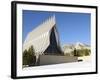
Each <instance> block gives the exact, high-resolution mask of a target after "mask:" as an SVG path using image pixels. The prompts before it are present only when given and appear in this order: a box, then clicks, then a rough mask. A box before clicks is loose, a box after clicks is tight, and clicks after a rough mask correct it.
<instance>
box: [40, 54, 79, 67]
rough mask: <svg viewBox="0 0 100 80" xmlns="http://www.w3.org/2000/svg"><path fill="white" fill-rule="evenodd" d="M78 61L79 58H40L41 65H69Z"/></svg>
mask: <svg viewBox="0 0 100 80" xmlns="http://www.w3.org/2000/svg"><path fill="white" fill-rule="evenodd" d="M77 61H78V58H77V57H73V56H58V55H41V56H40V58H39V65H50V64H59V63H69V62H77Z"/></svg>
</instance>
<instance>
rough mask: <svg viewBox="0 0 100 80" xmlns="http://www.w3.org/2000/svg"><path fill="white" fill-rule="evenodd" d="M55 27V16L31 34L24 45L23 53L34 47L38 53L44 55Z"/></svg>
mask: <svg viewBox="0 0 100 80" xmlns="http://www.w3.org/2000/svg"><path fill="white" fill-rule="evenodd" d="M54 25H55V16H53V17H50V18H49V19H48V20H46V21H45V22H43V23H42V24H40V25H39V26H38V27H37V28H36V29H34V30H32V31H31V32H29V34H28V35H27V37H26V39H25V41H24V44H23V51H24V50H25V49H27V50H28V49H29V47H30V46H32V45H33V47H34V49H35V52H36V53H40V54H41V53H43V52H44V51H45V49H46V48H47V47H48V46H49V44H50V39H49V38H50V32H51V29H52V27H54Z"/></svg>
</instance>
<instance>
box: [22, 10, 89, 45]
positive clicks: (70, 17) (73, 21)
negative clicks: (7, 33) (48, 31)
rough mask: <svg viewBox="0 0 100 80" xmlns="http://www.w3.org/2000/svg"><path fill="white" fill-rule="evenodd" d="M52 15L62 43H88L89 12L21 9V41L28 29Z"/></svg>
mask: <svg viewBox="0 0 100 80" xmlns="http://www.w3.org/2000/svg"><path fill="white" fill-rule="evenodd" d="M53 15H55V17H56V26H57V29H58V32H59V35H60V43H61V44H62V45H64V44H69V43H76V42H82V43H85V44H89V45H90V41H91V37H90V36H91V35H90V34H91V33H90V26H91V25H90V24H91V23H90V20H91V15H90V14H89V13H70V12H47V11H32V10H23V33H22V36H23V41H24V40H25V38H26V36H27V34H28V33H29V32H30V31H32V30H33V29H35V28H36V27H37V26H38V25H39V24H41V23H42V22H43V21H45V20H46V19H48V18H49V17H51V16H53Z"/></svg>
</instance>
